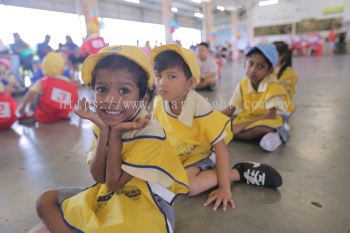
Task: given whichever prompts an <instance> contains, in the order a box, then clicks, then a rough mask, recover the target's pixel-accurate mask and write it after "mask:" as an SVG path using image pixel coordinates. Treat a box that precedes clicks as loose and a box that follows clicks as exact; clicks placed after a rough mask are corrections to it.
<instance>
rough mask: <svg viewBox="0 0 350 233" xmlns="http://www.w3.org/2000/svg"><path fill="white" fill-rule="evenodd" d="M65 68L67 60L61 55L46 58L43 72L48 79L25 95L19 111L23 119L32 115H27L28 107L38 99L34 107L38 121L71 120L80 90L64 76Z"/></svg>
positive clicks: (37, 84)
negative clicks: (70, 115) (70, 114)
mask: <svg viewBox="0 0 350 233" xmlns="http://www.w3.org/2000/svg"><path fill="white" fill-rule="evenodd" d="M64 68H65V59H64V57H63V56H62V55H60V54H59V53H55V52H50V53H48V54H47V55H46V56H45V58H44V60H43V62H42V70H43V73H44V74H45V76H46V77H45V78H43V79H41V80H40V81H38V82H36V83H35V84H34V85H33V86H31V88H30V89H29V91H28V93H27V94H26V95H25V97H24V99H23V102H22V104H21V105H20V107H19V109H18V113H19V115H20V116H21V117H22V118H23V117H25V116H27V115H30V114H28V113H26V107H27V106H28V105H32V104H33V103H34V102H35V99H36V98H37V97H39V98H38V100H37V101H38V102H37V105H36V106H34V107H33V108H34V109H35V111H34V119H35V120H36V121H38V122H41V123H52V122H56V121H60V120H65V119H68V118H69V113H70V112H72V111H73V107H74V105H75V104H76V103H77V101H78V89H77V86H76V85H75V84H74V83H72V82H71V81H70V79H69V78H67V77H65V76H63V75H62V73H63V72H64Z"/></svg>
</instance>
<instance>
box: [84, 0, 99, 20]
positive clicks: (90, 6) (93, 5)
mask: <svg viewBox="0 0 350 233" xmlns="http://www.w3.org/2000/svg"><path fill="white" fill-rule="evenodd" d="M80 4H81V9H82V13H83V15H84V18H85V25H86V26H87V25H88V23H89V22H90V20H91V18H92V17H99V10H98V2H97V0H80Z"/></svg>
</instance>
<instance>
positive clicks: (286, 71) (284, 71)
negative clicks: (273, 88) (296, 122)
mask: <svg viewBox="0 0 350 233" xmlns="http://www.w3.org/2000/svg"><path fill="white" fill-rule="evenodd" d="M273 44H274V45H275V46H276V49H277V52H278V64H277V66H276V68H275V75H276V77H277V79H278V80H279V81H280V82H281V83H282V84H283V86H284V87H285V88H286V90H287V91H288V93H289V95H290V97H291V98H293V97H294V94H295V85H296V84H297V82H298V76H297V74H296V73H295V71H294V70H293V68H292V51H291V50H290V48H289V46H288V44H286V42H284V41H275V42H273Z"/></svg>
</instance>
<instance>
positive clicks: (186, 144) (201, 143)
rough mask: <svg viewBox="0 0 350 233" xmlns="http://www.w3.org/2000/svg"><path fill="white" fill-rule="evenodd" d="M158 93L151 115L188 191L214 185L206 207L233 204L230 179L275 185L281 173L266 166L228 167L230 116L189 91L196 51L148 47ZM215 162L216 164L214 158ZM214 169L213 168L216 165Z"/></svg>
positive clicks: (196, 67) (196, 78)
mask: <svg viewBox="0 0 350 233" xmlns="http://www.w3.org/2000/svg"><path fill="white" fill-rule="evenodd" d="M151 59H152V61H153V67H154V70H155V73H156V74H155V75H156V80H155V86H156V89H157V92H158V94H159V95H158V96H157V97H156V98H155V101H154V109H153V115H154V117H155V118H156V119H157V120H158V121H159V122H160V124H161V125H162V127H163V128H164V129H165V132H166V133H167V135H168V137H169V141H170V143H171V145H172V146H173V147H174V148H175V150H176V153H177V155H178V157H179V158H180V160H181V162H182V164H183V166H184V167H185V169H186V173H187V175H188V179H189V184H190V195H191V196H194V195H197V194H200V193H202V192H204V191H207V190H209V189H211V188H214V187H217V188H216V189H215V190H214V191H212V192H211V193H210V194H209V197H208V199H207V201H206V202H205V205H206V206H207V205H209V204H211V203H214V207H213V209H214V210H217V209H218V208H219V207H220V206H221V205H222V206H223V209H224V210H226V209H227V206H230V205H231V206H232V207H234V201H233V199H232V194H231V188H230V183H231V182H232V181H245V182H246V183H247V184H252V185H261V186H268V187H278V186H280V185H281V184H282V179H281V176H280V175H279V174H278V172H277V171H276V170H274V169H273V168H272V167H270V166H268V165H263V164H261V165H260V164H257V163H248V162H247V163H238V164H236V165H235V166H234V168H231V167H230V163H229V154H228V149H227V147H226V144H227V143H228V142H229V141H230V140H231V139H232V132H231V120H230V118H229V117H227V116H225V115H224V114H222V113H221V112H218V111H215V110H213V108H212V106H211V104H210V103H209V102H208V101H207V100H206V99H204V97H202V96H201V95H199V94H198V93H197V92H196V91H194V90H193V88H194V87H195V85H196V84H197V83H198V82H199V77H200V74H199V65H198V63H197V59H196V56H195V54H194V53H193V52H192V51H191V50H188V49H184V48H181V47H179V46H177V45H165V46H160V47H157V48H155V49H153V50H152V53H151ZM214 160H216V166H215V161H214ZM215 167H216V168H215Z"/></svg>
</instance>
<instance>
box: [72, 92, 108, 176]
mask: <svg viewBox="0 0 350 233" xmlns="http://www.w3.org/2000/svg"><path fill="white" fill-rule="evenodd" d="M74 112H75V113H76V114H77V115H78V116H79V117H81V118H83V119H87V120H90V121H92V122H93V123H95V124H96V125H97V126H98V127H99V129H100V134H99V137H98V143H97V148H96V153H95V156H94V157H93V160H92V162H91V166H90V172H91V175H92V177H93V178H94V180H95V181H96V182H98V183H104V182H105V175H106V149H107V143H108V137H109V132H110V129H109V126H107V125H106V124H105V123H104V122H103V121H102V119H101V118H100V117H99V116H98V115H97V114H96V113H94V112H92V111H91V110H90V107H89V102H87V101H86V98H85V97H84V98H83V99H81V100H79V102H78V108H77V109H76V110H74Z"/></svg>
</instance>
